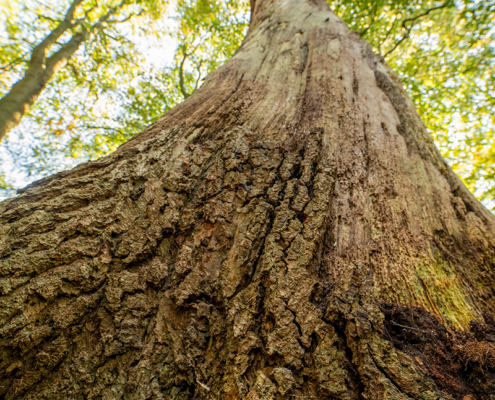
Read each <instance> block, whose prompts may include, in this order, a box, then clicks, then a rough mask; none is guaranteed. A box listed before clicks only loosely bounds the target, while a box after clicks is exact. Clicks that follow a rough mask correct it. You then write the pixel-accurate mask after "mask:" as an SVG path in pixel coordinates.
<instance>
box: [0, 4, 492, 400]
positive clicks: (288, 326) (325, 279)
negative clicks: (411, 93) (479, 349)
mask: <svg viewBox="0 0 495 400" xmlns="http://www.w3.org/2000/svg"><path fill="white" fill-rule="evenodd" d="M252 3H253V7H254V12H253V16H252V21H251V26H250V31H249V33H248V35H247V37H246V39H245V41H244V43H243V45H242V46H241V48H240V49H239V51H238V52H237V53H236V55H235V56H234V57H233V58H232V59H231V60H230V61H229V62H228V63H226V64H225V65H224V66H223V67H221V68H219V69H218V70H217V71H215V72H214V73H212V74H211V75H210V76H209V77H208V78H207V80H206V82H205V84H204V85H203V86H202V87H201V88H200V89H199V90H197V91H196V92H195V93H194V94H193V95H191V96H190V97H189V98H188V99H187V100H186V101H185V102H184V103H183V104H181V105H180V106H178V107H176V108H175V109H173V110H171V111H170V112H168V113H167V114H165V115H164V116H163V117H162V118H161V119H160V120H159V121H158V122H156V123H155V124H153V125H151V126H150V127H148V128H147V129H146V130H145V131H144V132H143V133H142V134H140V135H138V136H137V137H135V138H133V139H131V140H130V141H129V142H128V143H126V144H125V145H123V146H121V147H120V148H119V149H118V150H117V151H116V152H115V153H114V154H112V155H110V156H108V157H105V158H103V159H100V160H98V161H96V162H91V163H87V164H83V165H80V166H78V167H76V168H75V169H73V170H71V171H67V172H63V173H60V174H57V175H54V176H52V177H49V178H46V179H44V180H41V181H38V182H37V183H35V184H33V185H30V186H28V187H27V188H26V189H25V190H23V191H22V193H21V195H20V196H18V197H17V198H15V199H11V200H7V201H5V202H3V203H0V212H1V214H0V218H1V222H2V225H1V228H0V229H1V231H0V237H1V242H0V246H1V247H0V275H1V282H0V290H1V293H2V297H1V299H0V301H1V304H2V306H1V309H2V315H1V328H0V337H1V342H0V345H1V346H2V353H1V354H2V356H1V360H0V371H1V374H0V380H1V382H0V395H1V396H3V397H2V398H5V399H126V400H127V399H250V400H254V399H277V400H278V399H298V398H314V399H334V398H336V399H410V398H413V399H439V398H445V399H448V398H455V397H456V396H457V395H456V393H454V392H450V393H447V392H446V391H448V390H450V389H449V388H448V387H447V386H445V387H444V386H442V385H439V384H438V379H437V375H435V373H434V372H432V371H433V369H432V368H433V367H432V368H430V367H428V365H430V364H428V365H426V364H425V363H426V361H425V362H424V363H423V362H422V361H421V358H418V357H415V356H414V354H413V353H411V351H409V350H407V349H406V348H403V349H402V350H401V349H399V348H397V347H396V346H398V344H397V337H398V336H397V333H396V332H395V331H393V330H391V329H388V328H387V326H388V325H387V324H391V323H392V322H393V323H396V324H399V325H402V326H405V328H401V329H408V328H413V329H420V328H414V327H413V326H411V327H409V326H406V325H403V324H401V323H400V322H395V320H394V319H393V318H392V319H391V317H390V314H389V312H388V311H387V312H386V313H384V312H383V311H382V308H383V307H384V306H383V304H395V305H396V306H397V307H404V308H405V309H406V310H407V309H411V310H412V309H413V308H414V307H415V308H414V309H418V310H419V309H423V310H424V313H426V314H428V313H429V314H428V315H430V314H431V315H435V316H436V317H435V318H436V319H435V320H436V321H438V326H441V327H442V329H443V330H441V331H442V332H451V333H452V335H453V332H455V330H458V331H462V330H464V331H465V332H467V330H468V329H469V327H470V326H471V325H472V324H471V325H470V323H471V321H473V320H476V321H478V323H479V324H481V325H480V326H485V325H486V326H488V323H489V321H487V320H486V318H488V317H485V316H487V315H489V313H493V312H494V311H495V310H494V308H495V303H494V301H493V295H494V285H495V283H494V282H495V280H494V279H493V262H494V259H495V258H494V257H495V254H494V253H495V252H494V250H495V247H494V245H495V239H494V231H495V229H494V227H495V225H494V219H493V216H492V215H491V214H490V213H489V212H488V211H487V210H486V209H484V208H483V206H482V205H481V204H480V203H478V202H477V201H476V200H475V199H474V198H473V196H472V195H471V194H470V193H469V192H468V191H467V189H466V188H465V187H464V186H463V185H462V183H460V181H459V180H458V178H457V177H456V176H455V175H454V174H453V173H452V171H451V170H450V168H449V167H448V166H447V165H446V163H445V162H444V161H443V160H442V158H441V157H440V156H439V154H438V151H437V150H436V149H435V146H434V144H433V142H432V140H431V138H430V136H429V135H428V133H427V131H426V128H425V127H424V125H423V124H422V122H421V120H420V118H419V116H418V115H417V114H416V112H415V110H414V106H413V104H412V102H411V101H410V100H409V98H408V97H407V95H406V93H405V91H404V90H403V89H402V87H401V85H400V82H399V81H398V79H397V78H396V77H395V75H394V74H393V73H392V72H391V71H390V69H389V68H388V67H387V66H386V65H385V64H384V62H383V60H380V59H378V58H377V57H376V56H375V55H373V53H372V52H371V50H370V47H369V45H368V44H367V43H365V42H364V41H362V40H361V39H360V38H359V37H358V36H356V35H355V34H353V33H351V32H350V31H349V30H348V28H347V27H346V26H345V24H344V23H343V22H341V21H340V20H339V19H338V18H337V17H336V16H335V15H334V14H333V13H332V12H331V11H330V10H329V9H328V6H327V5H326V4H325V3H324V2H323V1H321V2H320V1H295V0H273V1H270V0H263V1H262V0H258V1H257V2H256V4H255V5H254V2H252ZM381 307H382V308H381ZM387 318H388V319H387ZM431 318H433V317H431ZM394 326H395V325H394ZM389 328H390V327H389ZM480 329H481V328H480ZM483 329H488V328H483ZM439 332H440V331H439ZM449 335H450V334H449ZM466 335H468V333H466ZM450 337H451V336H448V335H446V336H445V337H444V338H445V340H446V341H448V340H450V339H449V338H450ZM466 337H467V336H466ZM487 337H488V336H486V335H485V336H483V337H481V336H479V338H478V339H476V338H474V337H473V342H472V343H482V344H483V346H485V347H486V346H488V347H486V348H487V349H488V350H487V351H488V352H490V351H492V350H490V349H491V347H490V346H491V344H490V343H489V340H488V339H486V338H487ZM474 340H477V342H475V341H474ZM394 343H395V344H394ZM463 343H464V342H463ZM466 343H467V342H466ZM469 343H471V342H469ZM485 347H484V348H485ZM421 349H423V347H422V348H421ZM423 350H424V349H423ZM423 350H421V351H423ZM418 351H419V350H418ZM425 351H426V350H425ZM449 351H450V350H449ZM451 351H455V350H454V349H453V347H452V348H451ZM490 354H491V353H490ZM494 354H495V353H494ZM421 357H423V356H421ZM418 360H419V361H418ZM425 360H426V359H425ZM470 360H471V361H469V362H472V363H474V364H476V363H478V364H476V365H481V364H480V359H476V358H470ZM432 365H433V364H432ZM494 367H495V365H492V364H490V363H488V364H486V363H485V365H484V367H483V368H485V370H486V371H487V374H489V373H491V372H490V371H493V368H494ZM490 368H491V369H490ZM476 376H481V375H476ZM487 376H488V375H487ZM484 379H485V380H486V379H488V380H489V376H488V378H487V377H486V376H484ZM487 385H488V384H487ZM486 387H489V385H488V386H486ZM468 389H469V388H468ZM468 389H466V390H467V391H464V392H463V393H464V394H466V393H474V394H473V396H474V395H476V396H481V397H480V398H487V399H488V398H493V397H489V396H492V394H491V393H490V391H489V389H486V390H485V391H478V392H475V391H474V389H473V391H470V390H471V389H469V390H468ZM480 393H481V394H480ZM483 396H485V397H483Z"/></svg>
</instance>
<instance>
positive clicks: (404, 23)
mask: <svg viewBox="0 0 495 400" xmlns="http://www.w3.org/2000/svg"><path fill="white" fill-rule="evenodd" d="M451 4H453V0H446V1H444V2H443V3H442V4H440V5H438V6H436V7H432V8H430V9H428V10H426V11H425V12H423V13H421V14H418V15H416V16H414V17H410V18H406V19H405V20H403V21H402V28H403V29H405V30H406V34H405V35H404V36H403V37H402V38H401V39H399V41H397V42H396V43H395V45H394V47H392V48H391V49H390V50H389V51H387V52H386V53H385V54H384V55H383V58H386V57H388V56H389V55H390V54H392V53H393V52H394V51H395V50H396V49H397V48H398V47H399V46H400V45H401V43H402V42H404V40H406V39H409V37H410V35H411V31H412V29H413V28H414V24H413V25H411V26H407V23H408V22H415V21H417V20H418V19H420V18H423V17H425V16H427V15H428V14H430V13H432V12H433V11H437V10H440V9H443V8H445V7H447V6H449V5H451Z"/></svg>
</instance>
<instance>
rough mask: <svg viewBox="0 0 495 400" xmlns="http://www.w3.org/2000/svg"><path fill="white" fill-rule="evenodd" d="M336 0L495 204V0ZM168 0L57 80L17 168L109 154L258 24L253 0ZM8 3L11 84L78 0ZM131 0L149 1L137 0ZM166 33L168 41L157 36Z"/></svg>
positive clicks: (105, 39) (119, 27)
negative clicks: (252, 16)
mask: <svg viewBox="0 0 495 400" xmlns="http://www.w3.org/2000/svg"><path fill="white" fill-rule="evenodd" d="M0 1H6V0H0ZM48 2H49V3H48ZM329 3H330V6H331V7H332V8H333V9H334V10H335V12H336V13H337V14H338V15H339V16H340V17H341V18H342V19H344V21H345V22H346V23H347V24H348V25H349V27H350V28H351V29H353V30H355V31H356V32H358V33H359V34H360V35H361V36H363V37H364V38H365V39H367V40H368V41H369V42H370V43H371V45H372V46H373V48H374V49H375V51H376V52H378V53H380V54H381V55H382V56H384V57H385V58H386V60H387V61H388V62H389V63H390V65H391V66H392V67H393V68H394V69H395V70H396V71H397V72H398V73H399V76H400V77H401V79H402V80H403V82H404V85H405V87H406V88H407V90H408V91H409V93H410V94H411V96H412V99H413V101H414V102H415V104H416V106H417V108H418V110H419V112H420V113H421V115H422V117H423V120H424V121H425V123H426V124H427V126H428V128H429V129H430V131H431V133H432V135H433V137H434V138H435V140H436V142H437V145H438V146H439V149H440V151H441V152H442V154H443V155H444V156H445V157H446V158H447V159H448V160H449V162H450V163H451V165H452V166H453V168H454V170H455V171H456V172H457V173H458V174H459V175H460V176H461V178H462V179H463V180H464V181H465V182H466V184H467V185H468V186H469V188H470V189H471V190H472V191H473V192H475V194H476V195H477V196H478V197H479V198H480V199H482V200H483V201H484V202H485V204H486V205H487V206H488V207H490V208H492V209H493V208H495V180H494V178H495V176H494V175H495V167H494V165H495V162H494V161H495V143H494V135H493V132H494V116H493V113H491V110H492V109H493V106H494V101H495V100H494V82H493V79H494V78H493V76H494V75H495V74H494V73H493V69H494V63H495V57H494V32H495V30H494V20H495V0H484V1H481V0H444V1H437V0H424V1H422V0H410V1H406V0H375V1H369V0H329ZM88 4H90V3H89V0H88ZM159 4H162V3H160V2H156V3H150V4H149V5H148V6H146V7H148V8H146V7H144V8H142V11H141V13H140V15H139V16H135V17H134V18H130V19H129V20H127V21H126V22H124V23H122V24H115V25H112V26H111V27H109V28H108V29H105V30H104V31H103V32H102V34H101V35H99V36H95V37H94V38H93V39H92V40H91V41H90V42H88V43H85V45H84V48H83V49H81V50H80V51H79V52H78V53H77V57H74V59H73V60H71V62H70V64H69V66H68V67H67V68H65V69H64V70H62V71H61V72H60V73H59V74H58V75H57V77H56V79H54V80H53V82H51V83H50V85H49V87H48V88H47V89H46V91H45V93H44V94H43V96H42V98H40V99H39V100H38V102H37V105H36V107H35V108H34V109H33V110H32V112H31V113H30V115H29V117H28V118H26V121H23V123H22V125H21V126H20V127H19V128H18V129H16V130H15V132H14V133H12V134H11V137H10V138H9V139H8V140H7V141H6V142H4V148H8V150H9V151H10V153H11V154H13V155H12V156H11V159H12V160H14V162H15V164H16V166H17V167H18V168H20V169H21V170H24V171H28V172H29V173H31V174H33V176H36V177H39V176H43V175H45V174H49V173H52V172H54V171H56V170H59V169H62V168H66V167H68V166H71V165H73V164H74V163H76V162H80V161H82V160H86V159H93V158H96V157H99V156H101V155H104V154H108V153H109V152H111V151H113V150H114V149H115V148H116V147H117V146H118V145H119V144H121V143H123V142H124V141H126V140H128V139H129V138H130V137H131V136H133V135H134V134H136V133H138V132H140V131H141V130H142V129H143V128H144V127H145V126H146V125H148V124H149V123H151V122H153V121H155V120H156V119H157V118H158V117H159V116H160V115H162V114H163V113H164V112H166V111H167V110H168V109H170V108H171V107H174V106H175V105H176V104H178V103H179V102H180V101H182V100H183V99H184V98H185V97H187V96H189V95H190V94H191V93H192V92H193V91H194V90H195V89H196V88H197V87H199V86H200V85H201V82H202V79H203V78H204V77H205V76H206V75H207V74H208V73H209V72H211V71H212V70H214V69H215V68H217V67H218V66H219V65H221V64H222V63H223V62H224V61H225V60H227V59H228V58H229V57H231V56H232V55H233V54H234V52H235V50H236V49H237V48H238V46H239V45H240V43H241V42H242V38H243V37H244V35H245V33H246V31H247V26H248V21H249V13H248V6H249V4H248V2H247V0H217V1H214V0H176V1H175V2H172V3H171V6H170V7H169V8H168V9H165V8H164V7H163V6H162V5H159ZM0 5H1V7H2V9H3V10H6V13H7V14H8V18H6V19H5V20H8V21H13V22H11V23H10V22H9V23H6V25H5V26H6V28H5V30H4V32H2V33H1V34H2V35H3V36H4V38H6V39H8V40H6V41H4V42H5V43H6V45H5V46H2V49H1V50H0V63H1V64H2V65H3V66H4V69H2V71H1V72H0V93H1V92H5V91H6V90H8V88H9V86H10V85H11V84H12V83H13V82H14V81H15V79H18V76H19V74H20V71H21V70H22V66H23V64H22V63H25V62H26V59H27V57H28V55H29V51H30V49H32V47H33V46H34V44H35V43H36V42H37V41H38V40H40V37H42V36H43V35H44V34H46V32H48V31H49V30H50V29H53V26H54V25H53V24H54V22H53V21H54V20H56V19H57V18H59V17H60V12H61V10H64V9H65V8H66V7H67V3H66V0H65V1H64V0H44V1H43V2H35V1H34V0H18V2H17V3H12V2H9V3H8V4H7V3H5V4H4V3H0ZM129 6H130V7H143V6H142V2H137V1H136V2H135V3H132V2H130V3H129ZM101 7H104V6H103V5H102V6H101ZM57 12H58V13H59V14H57ZM134 14H136V10H134ZM167 41H168V43H169V44H170V43H171V45H169V46H168V47H167V48H163V47H160V46H159V45H158V44H159V43H161V42H167ZM149 43H151V45H150V46H149V47H148V48H147V47H146V45H147V44H149ZM157 43H158V44H157ZM172 47H173V48H172ZM160 51H161V52H163V53H164V54H165V53H169V56H168V57H162V58H167V61H166V62H164V61H163V59H162V60H160V61H159V62H156V61H152V62H150V59H156V54H153V53H155V52H160ZM172 53H173V55H172ZM150 54H151V56H150ZM19 60H22V61H19ZM164 64H165V65H164ZM16 74H17V75H16ZM33 132H35V133H33ZM14 135H17V136H16V138H15V139H16V140H13V138H12V137H13V136H14ZM22 137H25V138H26V139H25V140H26V141H28V142H29V144H24V143H25V142H23V140H22ZM19 138H20V139H19ZM0 150H3V151H4V154H6V153H5V152H6V150H4V149H1V148H0ZM0 185H1V182H0Z"/></svg>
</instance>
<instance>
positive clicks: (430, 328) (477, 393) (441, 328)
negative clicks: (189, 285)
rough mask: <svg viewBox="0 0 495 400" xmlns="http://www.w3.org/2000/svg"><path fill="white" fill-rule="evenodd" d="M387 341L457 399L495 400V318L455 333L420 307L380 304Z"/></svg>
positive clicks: (447, 393) (446, 392)
mask: <svg viewBox="0 0 495 400" xmlns="http://www.w3.org/2000/svg"><path fill="white" fill-rule="evenodd" d="M380 308H381V310H382V312H383V313H384V314H385V339H386V340H388V341H390V342H391V343H392V344H393V346H394V347H395V348H396V349H398V350H400V351H402V352H403V353H406V354H408V355H409V356H411V357H413V358H414V359H415V360H416V362H417V363H418V364H420V365H421V366H423V367H424V368H425V369H426V370H427V371H428V373H429V374H430V376H431V377H432V378H433V380H434V381H435V383H436V384H437V386H438V387H439V389H440V390H441V391H442V392H443V393H444V394H446V395H448V396H449V397H452V398H454V399H456V400H475V399H480V400H481V399H482V400H485V399H486V400H489V399H490V400H491V399H495V318H494V317H493V316H492V315H489V314H485V315H484V318H485V321H486V322H487V323H486V324H482V323H479V322H475V321H472V322H471V326H470V330H469V331H462V332H461V331H454V330H452V329H450V328H448V327H447V326H446V325H444V324H442V323H441V322H440V321H439V320H438V319H437V318H436V317H435V316H434V315H432V314H430V313H429V312H428V311H426V310H424V309H422V308H418V307H402V306H397V305H394V304H388V303H380Z"/></svg>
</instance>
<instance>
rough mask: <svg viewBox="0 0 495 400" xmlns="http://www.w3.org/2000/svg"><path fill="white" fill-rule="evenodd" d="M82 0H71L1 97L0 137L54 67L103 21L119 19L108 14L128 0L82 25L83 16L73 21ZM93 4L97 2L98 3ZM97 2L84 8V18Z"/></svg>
mask: <svg viewBox="0 0 495 400" xmlns="http://www.w3.org/2000/svg"><path fill="white" fill-rule="evenodd" d="M83 1H84V0H74V1H73V2H72V3H71V5H70V7H69V9H68V10H67V12H66V14H65V17H64V19H63V20H62V21H61V22H60V23H59V25H58V26H57V27H56V28H55V29H54V30H53V31H51V32H50V33H49V34H48V35H47V36H46V37H45V38H44V39H43V40H42V41H41V42H40V43H39V44H38V45H36V46H35V47H34V49H33V51H32V53H31V60H30V61H29V64H28V68H27V70H26V73H25V75H24V77H23V78H22V79H20V80H19V81H18V82H17V83H16V84H14V86H12V88H11V90H10V91H9V93H7V94H6V95H5V96H4V97H3V98H2V99H0V139H2V138H3V137H4V136H5V135H6V134H7V132H8V131H9V130H10V129H12V128H14V127H15V126H17V125H18V124H19V123H20V121H21V119H22V117H23V116H24V115H25V114H26V113H27V112H28V111H29V110H30V108H31V107H32V105H33V104H34V103H35V101H36V99H37V98H38V96H39V95H40V94H41V92H42V91H43V90H44V88H45V87H46V84H47V83H48V81H49V80H50V79H51V78H52V77H53V75H54V74H55V73H57V71H59V70H60V69H61V68H63V67H64V66H65V65H67V62H68V60H69V59H70V58H71V57H72V55H73V54H74V53H75V52H76V51H77V50H78V49H79V47H80V46H81V43H83V42H84V41H85V40H87V39H89V38H91V37H92V36H93V35H95V34H96V33H97V32H99V31H100V30H101V29H102V28H103V27H104V26H105V25H107V24H109V23H117V22H119V21H111V20H110V18H111V17H112V16H113V15H114V14H115V13H116V12H117V11H118V10H119V9H121V8H122V7H123V6H124V5H125V4H126V2H127V1H126V0H122V1H121V2H120V3H119V4H118V5H116V6H115V7H112V8H111V9H109V10H108V12H107V13H106V14H104V15H103V16H101V17H100V18H99V19H98V21H97V22H96V23H94V24H93V25H91V26H89V27H85V26H84V25H83V22H84V20H77V21H76V22H73V20H74V14H75V11H76V8H77V6H79V5H80V4H81V3H82V2H83ZM95 4H96V5H97V3H95ZM96 5H95V6H94V7H91V8H90V9H89V10H87V11H86V12H85V16H86V18H87V17H88V14H89V12H90V11H91V10H93V9H94V8H95V7H96ZM76 26H80V30H79V32H76V33H74V34H73V36H72V37H71V39H70V40H69V41H68V42H66V43H65V44H60V46H61V47H60V48H59V49H58V50H57V51H56V52H55V53H53V54H52V55H51V56H50V57H47V53H48V51H49V50H50V48H51V47H52V46H53V45H54V44H56V43H57V41H58V39H59V38H60V37H61V36H62V35H63V34H64V33H65V32H67V31H68V30H71V29H73V28H74V27H76Z"/></svg>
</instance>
